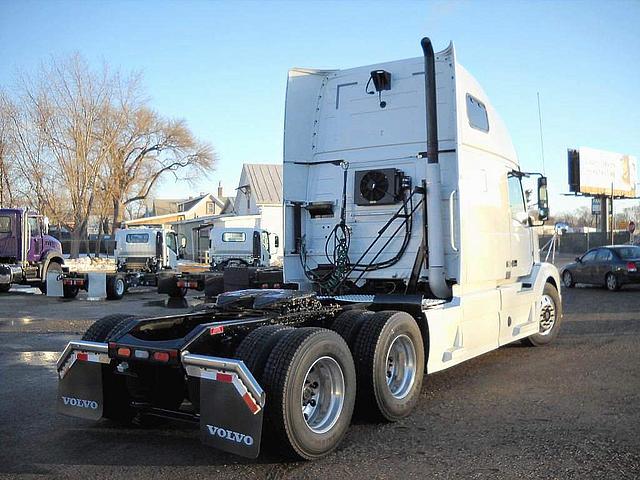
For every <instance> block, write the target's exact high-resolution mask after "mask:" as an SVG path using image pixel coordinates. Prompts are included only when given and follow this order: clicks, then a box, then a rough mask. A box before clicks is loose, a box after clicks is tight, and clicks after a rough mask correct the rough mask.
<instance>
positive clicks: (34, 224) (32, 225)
mask: <svg viewBox="0 0 640 480" xmlns="http://www.w3.org/2000/svg"><path fill="white" fill-rule="evenodd" d="M29 232H30V233H31V236H32V237H39V236H40V222H38V219H37V218H36V217H29Z"/></svg>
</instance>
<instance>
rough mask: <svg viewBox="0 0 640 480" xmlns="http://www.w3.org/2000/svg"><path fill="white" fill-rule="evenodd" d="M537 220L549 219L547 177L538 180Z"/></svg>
mask: <svg viewBox="0 0 640 480" xmlns="http://www.w3.org/2000/svg"><path fill="white" fill-rule="evenodd" d="M538 219H539V220H542V221H544V220H548V219H549V198H548V195H547V177H540V178H538Z"/></svg>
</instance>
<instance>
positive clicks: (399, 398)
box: [353, 311, 424, 421]
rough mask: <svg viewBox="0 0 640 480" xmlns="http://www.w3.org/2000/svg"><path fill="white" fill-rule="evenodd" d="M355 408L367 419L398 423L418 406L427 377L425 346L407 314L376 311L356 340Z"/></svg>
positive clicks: (412, 319) (414, 321)
mask: <svg viewBox="0 0 640 480" xmlns="http://www.w3.org/2000/svg"><path fill="white" fill-rule="evenodd" d="M353 354H354V359H355V362H356V371H357V373H358V398H357V404H356V408H357V410H358V413H360V414H361V415H362V416H364V417H368V418H372V419H374V420H386V421H396V420H399V419H401V418H404V417H406V416H407V415H409V414H410V413H411V411H412V410H413V408H414V407H415V405H416V403H417V401H418V397H419V396H420V390H421V388H422V379H423V376H424V343H423V340H422V334H421V333H420V328H419V327H418V324H417V322H416V320H415V319H414V318H413V317H412V316H411V315H409V314H408V313H406V312H398V311H384V312H377V313H375V314H374V315H372V316H371V317H370V318H367V319H366V321H365V323H364V325H363V326H362V328H361V330H360V332H359V333H358V336H357V337H356V342H355V347H354V351H353Z"/></svg>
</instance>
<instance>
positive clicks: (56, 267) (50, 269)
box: [39, 262, 62, 295]
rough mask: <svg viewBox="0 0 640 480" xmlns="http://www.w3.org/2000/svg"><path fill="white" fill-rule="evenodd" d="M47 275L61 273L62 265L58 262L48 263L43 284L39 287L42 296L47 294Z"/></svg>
mask: <svg viewBox="0 0 640 480" xmlns="http://www.w3.org/2000/svg"><path fill="white" fill-rule="evenodd" d="M49 273H62V265H60V264H59V263H58V262H49V265H47V271H46V272H45V274H44V279H43V282H42V283H40V285H39V288H40V291H41V292H42V293H43V294H44V295H46V294H47V275H49Z"/></svg>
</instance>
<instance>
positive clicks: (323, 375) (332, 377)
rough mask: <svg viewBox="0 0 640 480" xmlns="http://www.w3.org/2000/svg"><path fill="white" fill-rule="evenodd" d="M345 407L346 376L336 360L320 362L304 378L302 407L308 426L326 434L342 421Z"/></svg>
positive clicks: (312, 429)
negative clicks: (341, 416) (343, 407)
mask: <svg viewBox="0 0 640 480" xmlns="http://www.w3.org/2000/svg"><path fill="white" fill-rule="evenodd" d="M343 405H344V374H343V373H342V368H340V365H338V362H337V361H336V360H335V359H334V358H332V357H320V358H319V359H317V360H316V361H315V362H313V364H312V365H311V367H310V368H309V370H307V374H306V375H305V377H304V382H303V384H302V392H301V395H300V406H301V409H302V417H303V418H304V421H305V423H306V424H307V427H309V430H311V431H312V432H314V433H318V434H321V433H326V432H328V431H329V430H331V428H333V426H334V425H335V424H336V422H337V421H338V418H339V417H340V414H341V413H342V406H343Z"/></svg>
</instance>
